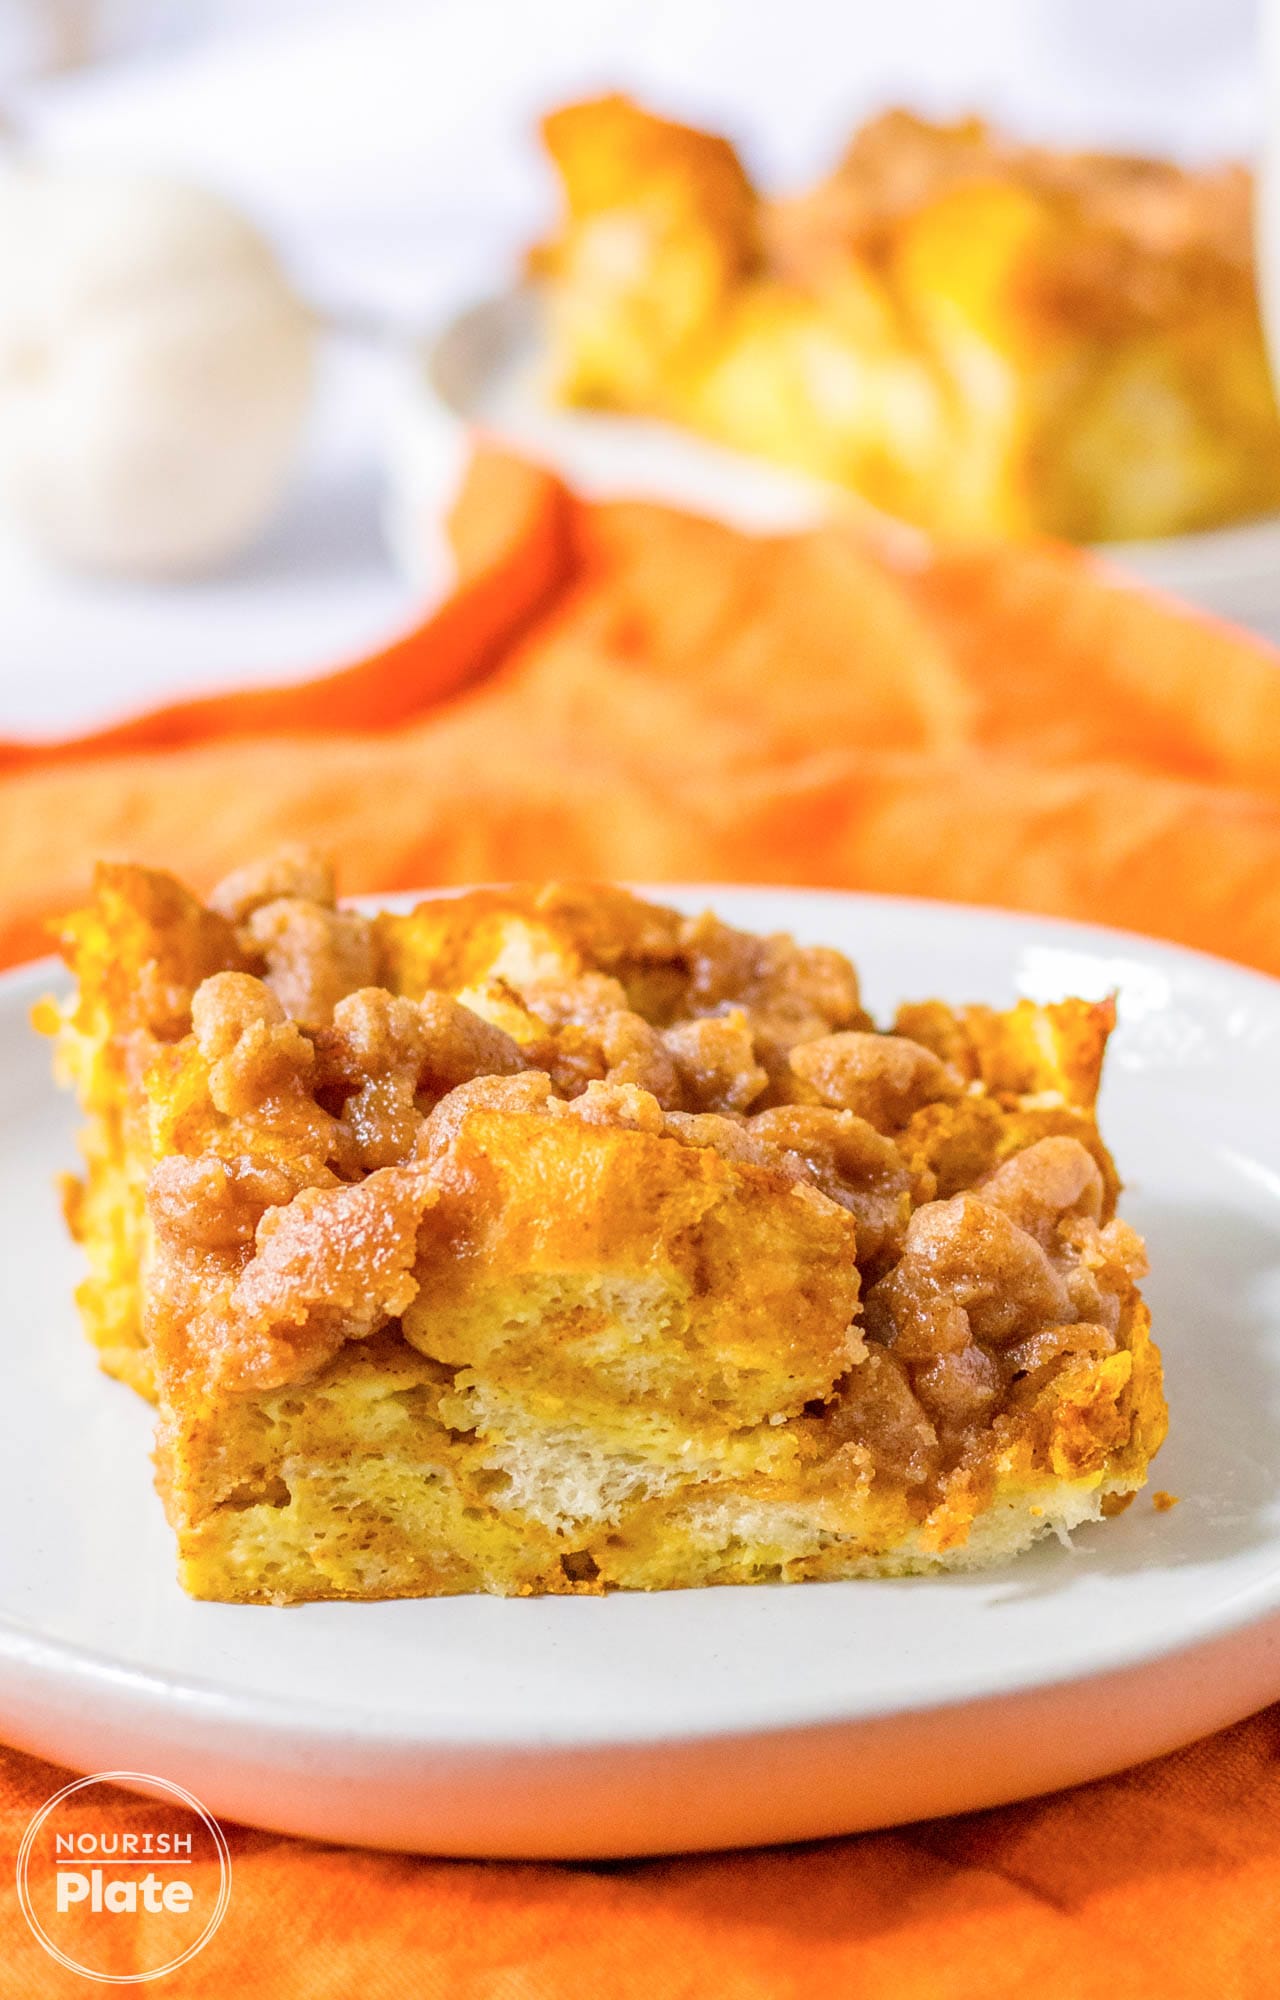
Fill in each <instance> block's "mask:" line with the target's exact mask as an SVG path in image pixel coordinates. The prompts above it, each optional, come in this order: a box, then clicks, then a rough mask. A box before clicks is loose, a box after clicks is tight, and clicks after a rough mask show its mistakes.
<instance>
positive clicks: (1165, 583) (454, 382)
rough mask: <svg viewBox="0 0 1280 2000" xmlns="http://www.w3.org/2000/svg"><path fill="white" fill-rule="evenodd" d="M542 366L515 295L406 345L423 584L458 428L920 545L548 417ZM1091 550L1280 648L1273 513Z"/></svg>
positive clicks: (410, 461)
mask: <svg viewBox="0 0 1280 2000" xmlns="http://www.w3.org/2000/svg"><path fill="white" fill-rule="evenodd" d="M1278 39H1280V37H1278ZM545 372H546V370H545V354H544V347H543V339H542V328H541V316H540V312H539V306H538V300H537V297H536V295H535V294H534V293H533V292H531V291H529V290H526V289H519V290H514V291H510V292H505V293H502V294H501V295H499V296H498V297H496V298H492V299H486V300H484V301H483V302H482V303H480V304H479V305H476V306H473V307H471V308H470V310H469V311H467V312H464V313H462V314H460V315H459V316H458V318H456V319H455V320H454V321H453V322H452V323H451V324H450V325H449V326H447V327H446V328H445V329H444V330H443V332H441V333H440V334H439V335H438V336H437V338H436V339H434V340H432V341H429V342H427V343H425V344H424V345H423V346H422V347H421V348H418V349H415V350H413V351H412V353H411V355H410V358H409V365H408V368H407V371H406V373H405V377H404V387H403V392H402V394H401V396H400V398H399V410H398V416H397V421H396V423H395V426H394V429H393V436H392V440H391V444H390V463H391V481H390V505H389V511H388V532H389V535H390V538H391V541H392V545H393V547H394V549H395V551H396V555H397V558H398V560H399V562H400V564H401V566H402V567H403V568H404V569H405V570H406V572H407V573H408V574H409V575H411V576H413V577H414V578H415V579H417V580H419V581H421V580H423V579H427V580H429V581H430V582H431V584H432V585H436V584H438V583H439V582H440V581H441V580H442V578H443V576H444V575H446V574H447V567H446V564H445V558H444V552H443V544H442V540H441V532H442V531H441V525H440V524H441V516H442V513H443V510H444V507H445V506H446V504H447V501H448V499H449V498H450V497H451V494H452V491H453V488H454V486H455V485H456V482H457V478H458V474H459V471H460V469H461V466H462V463H463V461H464V459H465V456H466V450H467V431H468V428H469V427H474V428H477V429H480V430H482V431H485V432H488V433H489V434H491V435H494V436H497V437H500V438H503V439H505V440H507V441H508V442H510V443H511V444H513V445H516V446H517V447H519V448H520V449H522V450H525V451H528V452H531V453H532V454H533V455H534V456H535V457H539V458H542V459H544V460H546V461H547V462H548V463H549V464H552V465H555V466H556V467H558V468H559V469H560V470H561V471H562V472H564V473H565V474H566V475H567V477H569V478H570V479H571V480H572V481H573V482H574V484H575V485H577V486H578V487H579V488H580V489H581V490H582V491H583V492H586V493H590V494H594V495H602V496H603V495H612V494H639V495H643V496H645V497H647V498H651V499H657V500H665V501H667V502H669V503H670V504H672V505H676V506H683V507H688V508H691V509H693V510H694V511H695V512H701V513H709V514H712V515H714V516H716V517H717V518H720V519H723V520H727V521H732V522H734V523H735V524H736V525H738V526H740V527H744V528H749V529H756V530H758V531H764V532H769V531H782V530H786V529H789V528H795V527H802V526H805V525H806V524H808V523H810V522H812V521H814V520H817V519H820V518H821V517H822V516H823V514H824V513H828V512H830V510H831V508H832V506H833V504H834V505H835V506H837V507H839V508H842V509H844V510H845V511H849V510H850V509H852V508H859V507H861V508H862V511H864V512H865V513H866V514H867V516H868V518H869V519H873V520H874V521H875V522H876V524H877V527H878V529H879V531H880V532H881V533H882V534H887V535H888V536H890V537H892V538H894V539H895V540H897V541H899V542H900V543H901V545H902V546H903V547H904V548H907V549H910V548H911V547H913V546H921V545H922V544H921V542H920V538H919V536H918V535H917V534H916V532H915V531H914V530H913V529H910V528H907V527H904V526H903V525H902V523H901V522H897V521H890V520H888V519H887V517H885V516H883V515H880V514H877V513H875V512H874V510H872V509H870V508H866V507H865V506H863V505H862V503H859V502H857V501H856V500H854V499H853V498H852V496H851V495H850V494H848V493H846V492H844V491H843V490H842V489H835V488H832V487H829V486H827V485H825V484H824V483H823V482H821V481H819V480H815V479H810V478H806V477H805V476H804V475H803V474H801V473H792V472H787V471H785V470H784V469H782V468H780V467H773V466H770V465H768V464H767V463H765V462H764V461H763V460H759V459H754V458H748V457H747V456H745V454H743V453H740V452H734V451H729V450H726V449H724V448H722V447H720V446H718V445H714V444H711V443H708V442H706V441H704V440H702V439H700V438H698V437H696V436H694V435H693V434H692V433H690V432H688V431H683V430H680V429H678V428H677V427H676V426H675V425H673V424H664V423H658V422H652V421H649V420H646V419H640V418H635V417H624V416H623V417H620V416H609V415H604V414H598V413H596V412H594V411H583V410H563V409H557V408H556V407H555V406H554V405H553V404H551V403H549V402H548V400H547V397H546V394H545V392H544V387H543V383H544V377H545ZM1098 553H1099V554H1101V555H1103V556H1105V557H1106V558H1107V559H1108V560H1109V561H1110V562H1112V563H1113V564H1114V565H1115V566H1116V567H1117V568H1118V569H1120V570H1122V571H1124V572H1126V573H1127V574H1128V575H1129V576H1130V577H1131V578H1135V579H1137V580H1138V581H1139V582H1142V583H1145V584H1147V585H1149V586H1151V587H1152V588H1154V589H1156V590H1159V591H1162V592H1168V593H1169V594H1170V595H1172V596H1175V597H1182V598H1185V599H1186V600H1187V601H1188V602H1189V603H1192V604H1196V605H1199V606H1200V607H1201V608H1202V609H1203V610H1206V611H1210V612H1212V613H1214V614H1215V615H1216V616H1218V617H1220V618H1228V619H1231V620H1233V621H1234V622H1235V623H1237V624H1240V625H1245V626H1249V627H1251V628H1252V629H1253V630H1255V631H1258V632H1261V633H1263V634H1265V635H1266V636H1268V637H1270V638H1272V639H1274V640H1277V641H1280V517H1276V518H1268V519H1266V520H1262V521H1251V522H1246V523H1244V524H1243V525H1242V526H1239V527H1231V528H1218V529H1214V530H1213V531H1211V532H1208V533H1204V534H1196V535H1176V536H1169V537H1167V538H1166V539H1164V540H1161V541H1148V542H1124V543H1115V544H1113V545H1110V546H1107V547H1104V548H1101V549H1099V551H1098Z"/></svg>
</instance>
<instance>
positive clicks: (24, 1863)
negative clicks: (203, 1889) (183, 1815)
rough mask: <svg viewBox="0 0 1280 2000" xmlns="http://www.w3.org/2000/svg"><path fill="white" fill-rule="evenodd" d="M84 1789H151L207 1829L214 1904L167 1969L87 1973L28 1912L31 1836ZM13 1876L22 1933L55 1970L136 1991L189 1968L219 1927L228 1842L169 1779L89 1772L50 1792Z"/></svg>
mask: <svg viewBox="0 0 1280 2000" xmlns="http://www.w3.org/2000/svg"><path fill="white" fill-rule="evenodd" d="M86 1785H122V1786H124V1787H125V1788H126V1789H128V1788H129V1787H130V1786H131V1785H154V1786H156V1787H157V1788H158V1790H160V1791H162V1792H167V1793H168V1794H169V1796H170V1797H171V1798H174V1799H177V1800H179V1801H180V1803H181V1804H182V1805H184V1806H187V1807H189V1808H190V1810H191V1811H192V1812H193V1813H195V1814H197V1816H198V1817H199V1818H200V1819H201V1820H202V1821H203V1823H204V1825H205V1826H206V1827H207V1828H208V1830H209V1833H210V1834H211V1836H212V1838H213V1843H214V1846H215V1847H216V1848H217V1850H218V1873H219V1878H220V1879H219V1888H218V1900H217V1902H216V1903H215V1904H214V1907H213V1914H212V1916H211V1917H210V1918H209V1921H208V1923H207V1924H206V1925H205V1927H204V1929H203V1930H202V1931H201V1933H200V1935H199V1937H198V1938H197V1939H196V1941H195V1943H194V1944H190V1945H188V1946H187V1948H186V1950H185V1951H183V1952H180V1953H179V1954H178V1956H177V1958H172V1959H170V1960H169V1963H168V1964H167V1965H158V1966H156V1968H155V1969H154V1971H152V1972H94V1971H92V1970H91V1969H90V1968H89V1967H88V1966H87V1965H81V1964H79V1963H78V1961H77V1960H76V1959H74V1958H69V1957H68V1956H67V1954H66V1952H64V1951H62V1950H61V1949H60V1947H59V1946H58V1945H56V1944H55V1943H54V1942H53V1939H52V1938H51V1937H50V1936H49V1934H48V1932H47V1931H46V1930H45V1928H44V1926H43V1924H42V1923H41V1922H40V1919H39V1917H38V1916H37V1915H36V1913H35V1911H34V1910H33V1909H32V1907H31V1897H30V1893H29V1891H28V1888H27V1867H28V1863H29V1862H30V1859H31V1850H32V1847H33V1846H34V1845H35V1839H36V1835H37V1834H38V1833H39V1831H40V1829H41V1827H42V1826H43V1825H44V1823H45V1821H46V1820H47V1819H48V1817H49V1814H50V1813H51V1812H52V1811H53V1809H54V1807H55V1806H57V1805H61V1803H62V1801H63V1800H64V1799H68V1798H70V1797H71V1796H72V1794H73V1793H75V1792H80V1791H83V1790H84V1788H85V1786H86ZM144 1796H145V1795H144ZM15 1874H16V1877H17V1885H18V1904H19V1907H20V1909H21V1911H22V1914H23V1916H24V1917H25V1918H26V1920H27V1927H28V1929H29V1930H30V1932H31V1934H32V1936H33V1937H34V1938H35V1940H36V1943H37V1944H38V1945H40V1947H41V1949H42V1950H44V1951H47V1952H48V1954H49V1956H50V1958H54V1959H56V1960H57V1961H58V1963H59V1964H60V1965H65V1966H66V1968H67V1970H68V1971H69V1972H77V1973H79V1975H80V1977H81V1978H82V1979H96V1980H97V1981H98V1983H99V1985H102V1986H136V1985H140V1984H141V1983H142V1982H143V1981H144V1980H148V1979H164V1978H165V1977H167V1975H168V1974H169V1973H171V1972H176V1971H177V1970H178V1968H179V1967H180V1966H183V1965H186V1964H188V1963H189V1961H190V1960H191V1959H193V1958H194V1957H195V1956H196V1953H197V1952H201V1951H203V1950H204V1948H205V1946H206V1945H207V1944H208V1942H209V1940H210V1938H211V1937H212V1936H213V1934H214V1932H215V1931H216V1930H217V1928H218V1926H219V1924H220V1923H221V1922H222V1919H223V1918H224V1917H225V1916H226V1914H227V1905H228V1903H229V1902H230V1901H231V1849H230V1847H229V1846H228V1844H227V1836H226V1835H225V1833H224V1832H223V1831H222V1828H221V1827H220V1826H219V1825H218V1822H217V1820H216V1819H215V1818H214V1817H213V1815H212V1813H210V1812H206V1810H205V1808H204V1807H203V1806H202V1805H201V1803H200V1801H199V1799H198V1798H196V1797H195V1795H194V1794H193V1793H191V1792H189V1791H187V1790H186V1789H185V1787H183V1786H182V1785H178V1784H175V1783H174V1782H173V1780H172V1779H171V1778H157V1777H154V1776H153V1775H152V1774H151V1773H150V1772H148V1771H91V1772H90V1773H89V1775H88V1776H87V1777H84V1778H73V1779H72V1781H71V1783H70V1784H69V1785H64V1786H63V1787H62V1790H61V1791H59V1792H55V1793H54V1795H53V1797H52V1798H51V1799H46V1800H45V1802H44V1804H43V1805H42V1806H41V1808H40V1810H39V1812H38V1813H37V1814H36V1815H35V1817H34V1818H33V1819H32V1821H31V1823H30V1825H29V1826H28V1828H27V1830H26V1832H25V1833H24V1834H23V1836H22V1845H21V1847H19V1849H18V1860H17V1867H16V1870H15Z"/></svg>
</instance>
